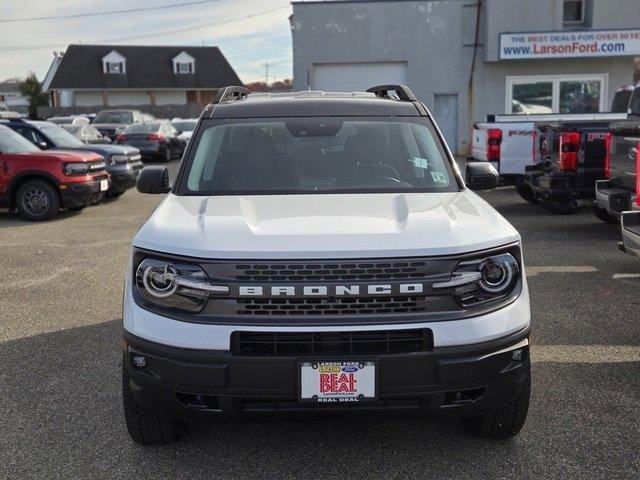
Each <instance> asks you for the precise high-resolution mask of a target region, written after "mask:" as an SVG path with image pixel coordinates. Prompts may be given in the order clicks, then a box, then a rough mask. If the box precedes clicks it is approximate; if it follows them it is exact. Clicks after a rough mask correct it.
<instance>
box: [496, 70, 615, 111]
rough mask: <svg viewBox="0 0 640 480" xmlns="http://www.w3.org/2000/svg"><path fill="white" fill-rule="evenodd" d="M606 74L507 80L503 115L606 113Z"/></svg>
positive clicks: (512, 78) (543, 76)
mask: <svg viewBox="0 0 640 480" xmlns="http://www.w3.org/2000/svg"><path fill="white" fill-rule="evenodd" d="M607 83H608V76H607V75H606V74H595V75H540V76H530V77H507V92H506V93H507V95H506V111H507V113H512V114H523V115H525V114H544V113H597V112H604V111H607Z"/></svg>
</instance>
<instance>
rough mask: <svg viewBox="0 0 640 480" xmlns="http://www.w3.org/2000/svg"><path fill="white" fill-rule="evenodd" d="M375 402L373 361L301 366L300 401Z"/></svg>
mask: <svg viewBox="0 0 640 480" xmlns="http://www.w3.org/2000/svg"><path fill="white" fill-rule="evenodd" d="M375 398H376V364H375V362H373V361H349V362H339V361H336V362H314V361H304V362H301V363H300V400H301V401H311V402H323V403H338V402H359V401H362V400H372V399H375Z"/></svg>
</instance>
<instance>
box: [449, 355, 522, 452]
mask: <svg viewBox="0 0 640 480" xmlns="http://www.w3.org/2000/svg"><path fill="white" fill-rule="evenodd" d="M530 397H531V369H530V367H529V368H528V370H527V374H526V378H525V381H524V383H523V384H522V387H521V388H520V390H519V391H518V393H517V394H516V395H515V396H514V397H513V398H511V399H509V400H508V401H506V402H505V403H503V404H502V405H500V406H499V407H498V408H496V409H495V410H494V411H492V412H489V413H487V414H485V415H481V416H479V417H474V418H465V419H464V420H463V421H462V424H463V426H464V427H465V429H466V430H467V431H468V432H469V433H471V434H473V435H475V436H478V437H482V438H494V439H506V438H510V437H513V436H515V435H517V434H518V433H519V432H520V430H521V429H522V427H523V426H524V422H525V420H526V419H527V412H528V411H529V399H530Z"/></svg>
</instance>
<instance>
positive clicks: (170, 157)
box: [164, 145, 173, 163]
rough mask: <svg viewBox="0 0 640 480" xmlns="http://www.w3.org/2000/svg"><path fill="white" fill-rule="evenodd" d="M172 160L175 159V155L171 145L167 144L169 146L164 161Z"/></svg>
mask: <svg viewBox="0 0 640 480" xmlns="http://www.w3.org/2000/svg"><path fill="white" fill-rule="evenodd" d="M171 160H173V155H172V154H171V146H170V145H167V148H166V150H165V152H164V161H165V162H167V163H169V162H170V161H171Z"/></svg>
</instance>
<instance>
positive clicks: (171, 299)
mask: <svg viewBox="0 0 640 480" xmlns="http://www.w3.org/2000/svg"><path fill="white" fill-rule="evenodd" d="M136 287H137V289H138V292H140V295H142V297H143V298H144V299H145V300H146V301H147V302H149V303H151V304H153V305H157V306H160V307H165V308H176V309H179V310H185V311H187V312H192V313H198V312H199V311H201V310H202V309H203V308H204V306H205V305H206V303H207V301H208V299H209V296H211V295H226V294H228V293H229V287H227V286H224V285H222V286H217V285H211V284H210V283H209V278H208V277H207V274H206V273H205V272H204V270H202V268H200V267H199V266H197V265H193V264H188V263H182V262H170V261H167V260H159V259H152V258H147V259H146V260H144V261H142V263H140V265H139V266H138V268H137V270H136Z"/></svg>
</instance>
